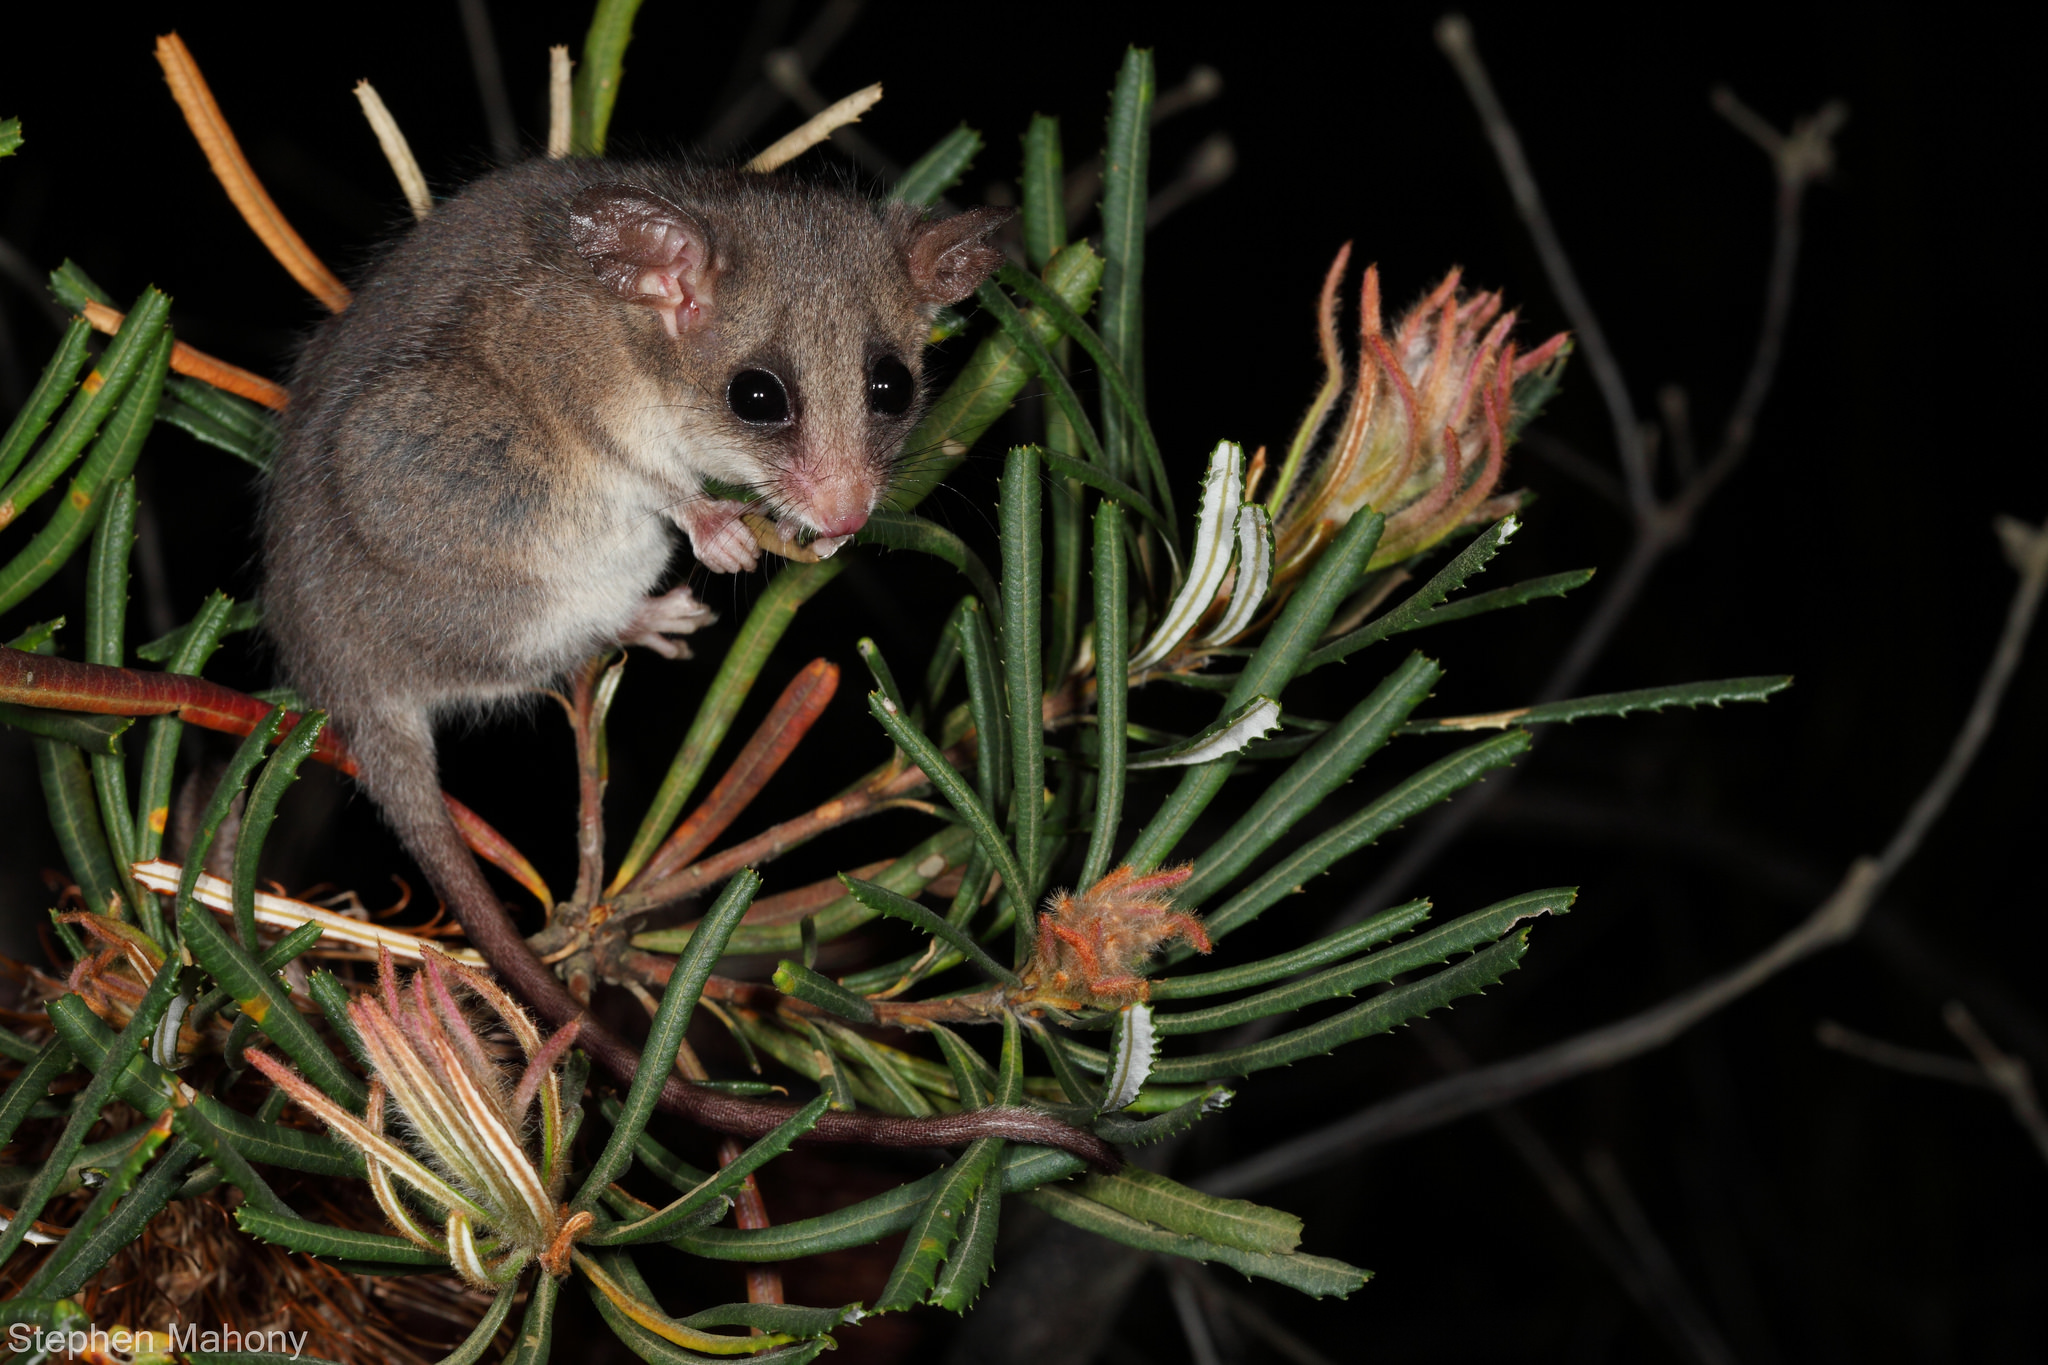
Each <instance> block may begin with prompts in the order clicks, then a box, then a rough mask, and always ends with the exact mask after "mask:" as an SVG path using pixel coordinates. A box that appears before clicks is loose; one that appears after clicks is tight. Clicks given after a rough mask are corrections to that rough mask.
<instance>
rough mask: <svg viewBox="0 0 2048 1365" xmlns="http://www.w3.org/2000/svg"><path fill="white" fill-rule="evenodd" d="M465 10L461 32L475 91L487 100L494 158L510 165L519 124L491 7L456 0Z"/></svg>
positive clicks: (515, 156)
mask: <svg viewBox="0 0 2048 1365" xmlns="http://www.w3.org/2000/svg"><path fill="white" fill-rule="evenodd" d="M455 7H456V8H457V9H459V10H461V11H462V36H463V39H464V41H466V42H467V43H468V44H469V65H470V68H471V69H472V70H473V71H475V72H476V91H477V94H478V95H479V96H480V97H481V98H482V99H483V102H484V124H485V125H486V126H487V127H488V128H489V129H490V131H491V159H492V160H493V161H495V162H497V163H498V164H499V165H500V166H509V165H511V164H512V163H513V162H515V161H517V160H518V159H519V125H518V124H517V123H515V122H514V121H513V119H512V96H511V95H510V94H509V93H508V92H507V91H506V89H505V68H504V66H503V65H502V64H501V63H500V62H499V61H498V39H497V36H496V35H495V34H493V33H492V32H491V11H490V7H489V6H488V5H486V4H485V3H484V0H455Z"/></svg>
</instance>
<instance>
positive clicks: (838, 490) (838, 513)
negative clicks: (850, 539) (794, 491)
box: [810, 481, 868, 536]
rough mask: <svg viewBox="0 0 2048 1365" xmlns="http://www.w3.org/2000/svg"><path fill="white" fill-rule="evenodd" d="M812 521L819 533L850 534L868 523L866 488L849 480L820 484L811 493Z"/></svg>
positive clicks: (827, 534) (823, 534)
mask: <svg viewBox="0 0 2048 1365" xmlns="http://www.w3.org/2000/svg"><path fill="white" fill-rule="evenodd" d="M810 501H811V506H810V512H811V518H810V519H811V524H812V525H813V526H815V527H817V528H818V534H819V535H821V536H850V535H852V534H853V533H854V532H855V531H858V530H859V529H860V528H861V527H863V526H865V525H867V524H868V490H867V488H866V487H865V486H856V485H854V484H853V483H852V482H850V481H849V482H847V483H826V484H821V485H819V486H818V487H817V488H816V489H815V490H814V491H813V492H812V494H811V500H810Z"/></svg>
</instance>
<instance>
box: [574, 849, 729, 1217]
mask: <svg viewBox="0 0 2048 1365" xmlns="http://www.w3.org/2000/svg"><path fill="white" fill-rule="evenodd" d="M760 889H761V874H760V873H758V872H755V871H754V870H753V869H752V868H742V869H740V870H739V871H738V872H735V873H734V874H733V875H732V879H731V880H730V881H728V882H727V883H726V884H725V890H723V891H721V892H720V893H719V895H718V899H717V901H715V902H714V903H713V904H712V906H711V909H710V910H708V911H706V912H705V915H704V921H703V923H702V924H700V925H699V926H698V928H697V933H696V934H695V936H693V937H692V938H691V939H690V946H689V947H688V948H686V949H684V950H683V955H682V956H681V957H680V958H678V959H677V960H676V965H675V970H674V972H673V973H672V974H671V975H670V976H669V979H668V986H667V987H666V988H665V989H664V990H663V991H662V995H661V1004H660V1006H659V1007H658V1008H657V1009H656V1010H655V1014H654V1022H653V1023H652V1024H650V1025H649V1026H648V1030H647V1043H646V1046H645V1047H643V1048H642V1049H641V1052H640V1066H639V1069H638V1070H637V1071H636V1072H635V1073H634V1075H633V1084H632V1087H631V1088H630V1089H629V1090H627V1092H626V1102H625V1104H624V1106H622V1108H621V1109H620V1112H619V1117H618V1120H617V1122H616V1123H615V1124H614V1125H613V1128H612V1136H611V1141H609V1142H607V1143H606V1144H605V1148H604V1151H603V1152H602V1153H601V1154H600V1155H599V1156H598V1158H597V1160H596V1161H595V1162H594V1163H592V1165H591V1168H590V1174H589V1176H588V1177H587V1178H586V1179H585V1180H584V1182H583V1187H582V1188H581V1189H580V1190H578V1191H577V1194H576V1198H575V1200H574V1201H573V1203H572V1207H574V1208H576V1209H587V1208H589V1207H590V1206H591V1205H593V1204H595V1203H596V1202H597V1196H598V1192H599V1191H601V1190H603V1189H604V1187H605V1186H607V1185H609V1184H611V1183H612V1182H613V1181H614V1180H617V1179H618V1178H619V1177H620V1176H622V1175H624V1174H625V1173H626V1168H627V1167H628V1166H629V1165H631V1164H632V1161H633V1141H634V1139H635V1138H637V1137H639V1136H640V1132H641V1130H642V1129H644V1128H645V1127H646V1126H647V1120H648V1119H649V1118H650V1117H652V1116H653V1114H654V1104H655V1101H656V1100H657V1099H659V1098H660V1096H661V1089H662V1086H663V1085H664V1084H666V1082H667V1080H668V1076H669V1073H670V1072H671V1071H673V1070H674V1069H675V1057H676V1048H677V1047H678V1046H680V1045H681V1043H682V1041H683V1035H684V1034H685V1033H686V1032H688V1030H689V1027H690V1015H691V1014H692V1012H694V1011H695V1010H696V1008H697V997H698V996H700V995H701V994H703V991H704V983H705V982H706V981H708V980H709V979H710V977H711V969H712V967H714V966H715V965H717V962H718V958H719V955H720V954H721V953H723V952H724V951H725V944H726V940H727V939H729V938H731V937H732V931H733V930H734V929H736V928H738V927H739V922H740V920H741V919H742V918H743V917H744V916H745V915H746V913H747V907H748V906H750V905H752V904H753V903H754V893H755V892H757V891H759V890H760Z"/></svg>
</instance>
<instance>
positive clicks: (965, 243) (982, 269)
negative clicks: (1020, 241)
mask: <svg viewBox="0 0 2048 1365" xmlns="http://www.w3.org/2000/svg"><path fill="white" fill-rule="evenodd" d="M1011 213H1012V210H1010V209H987V208H983V209H969V210H967V212H965V213H960V214H955V215H954V216H953V217H951V218H939V219H935V220H933V221H931V222H924V223H918V224H916V225H915V226H913V227H911V228H910V230H909V231H908V232H907V233H904V234H903V235H902V241H903V263H904V264H905V265H906V266H908V267H909V268H910V278H911V280H912V281H913V282H914V283H915V284H916V285H917V292H918V296H919V297H920V298H921V299H923V300H924V303H925V306H926V307H928V308H943V307H944V306H945V305H947V304H949V303H958V302H960V300H962V299H964V298H966V297H967V296H968V295H969V294H972V293H973V292H974V291H975V289H976V288H977V287H979V286H980V284H981V282H982V281H983V280H985V279H987V278H988V277H989V276H991V275H993V274H995V273H996V268H997V267H998V266H1000V265H1001V264H1002V263H1003V253H1002V252H1001V251H999V250H997V249H996V248H995V247H992V246H990V245H989V244H988V242H987V241H985V240H983V239H985V238H986V237H987V236H988V235H989V234H990V233H991V232H994V231H995V230H996V229H997V228H999V227H1001V226H1002V225H1003V224H1004V223H1006V222H1008V221H1009V220H1010V217H1011Z"/></svg>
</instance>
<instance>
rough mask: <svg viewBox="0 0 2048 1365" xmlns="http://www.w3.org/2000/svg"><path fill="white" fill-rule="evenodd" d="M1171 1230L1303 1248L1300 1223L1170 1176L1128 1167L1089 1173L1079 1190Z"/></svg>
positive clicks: (1242, 1244)
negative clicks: (1192, 1186) (1101, 1172)
mask: <svg viewBox="0 0 2048 1365" xmlns="http://www.w3.org/2000/svg"><path fill="white" fill-rule="evenodd" d="M1077 1192H1078V1193H1079V1194H1081V1195H1082V1196H1084V1197H1085V1198H1088V1199H1092V1200H1094V1201H1095V1202H1096V1203H1098V1204H1107V1205H1108V1206H1109V1207H1110V1208H1113V1209H1115V1210H1117V1211H1118V1212H1120V1213H1127V1214H1129V1215H1130V1216H1131V1217H1133V1218H1137V1219H1141V1220H1143V1221H1144V1222H1148V1223H1156V1224H1157V1225H1158V1226H1160V1227H1163V1228H1165V1229H1166V1230H1167V1231H1169V1232H1179V1233H1185V1234H1187V1235H1188V1236H1191V1237H1200V1238H1202V1239H1203V1240H1204V1241H1209V1242H1215V1243H1217V1244H1218V1245H1219V1246H1229V1247H1237V1248H1239V1249H1241V1250H1244V1251H1262V1252H1268V1253H1271V1254H1274V1255H1282V1256H1285V1255H1291V1254H1292V1253H1293V1252H1294V1251H1295V1249H1296V1248H1298V1247H1299V1246H1300V1245H1301V1220H1300V1219H1299V1218H1297V1217H1295V1216H1294V1215H1293V1214H1291V1213H1283V1212H1281V1211H1280V1210H1279V1209H1269V1208H1267V1207H1266V1206H1265V1205H1263V1204H1255V1203H1253V1202H1252V1201H1250V1200H1249V1199H1225V1198H1223V1197H1222V1196H1220V1195H1214V1194H1204V1193H1203V1192H1202V1191H1200V1190H1196V1189H1190V1188H1189V1187H1188V1186H1186V1185H1183V1184H1181V1183H1180V1182H1179V1181H1178V1180H1174V1179H1172V1178H1171V1177H1169V1176H1164V1175H1160V1174H1158V1173H1157V1172H1154V1171H1148V1170H1144V1169H1143V1168H1141V1167H1136V1166H1130V1167H1126V1168H1125V1169H1123V1170H1121V1171H1119V1172H1117V1173H1116V1174H1115V1175H1091V1176H1088V1177H1087V1178H1086V1179H1084V1180H1082V1181H1081V1183H1080V1186H1079V1189H1078V1191H1077Z"/></svg>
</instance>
